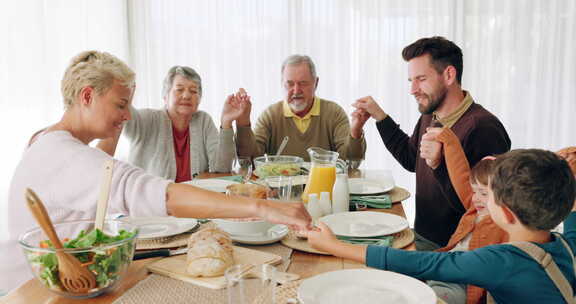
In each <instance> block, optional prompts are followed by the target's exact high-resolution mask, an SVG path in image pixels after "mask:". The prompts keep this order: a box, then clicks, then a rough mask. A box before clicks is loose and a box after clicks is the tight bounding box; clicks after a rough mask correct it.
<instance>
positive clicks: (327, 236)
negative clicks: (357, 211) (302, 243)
mask: <svg viewBox="0 0 576 304" xmlns="http://www.w3.org/2000/svg"><path fill="white" fill-rule="evenodd" d="M306 235H307V237H308V244H310V246H312V247H313V248H315V249H317V250H320V251H324V252H329V253H330V252H331V249H333V248H334V244H336V243H338V242H340V241H339V240H338V239H337V238H336V236H335V235H334V233H333V232H332V230H330V227H328V226H327V225H326V224H324V223H322V222H321V221H318V227H315V228H314V229H312V230H310V231H308V232H307V233H306Z"/></svg>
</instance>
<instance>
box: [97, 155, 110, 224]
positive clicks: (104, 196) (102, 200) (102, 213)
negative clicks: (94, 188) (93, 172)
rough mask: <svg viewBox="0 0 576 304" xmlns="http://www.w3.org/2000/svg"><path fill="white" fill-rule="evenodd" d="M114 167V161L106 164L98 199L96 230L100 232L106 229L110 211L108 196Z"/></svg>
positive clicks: (108, 161)
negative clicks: (105, 221)
mask: <svg viewBox="0 0 576 304" xmlns="http://www.w3.org/2000/svg"><path fill="white" fill-rule="evenodd" d="M113 167H114V160H113V159H109V160H107V161H106V162H104V173H103V174H102V180H101V181H100V196H99V197H98V205H97V207H96V222H95V224H94V229H99V230H100V231H102V230H103V228H104V219H106V211H107V210H108V195H109V194H110V183H111V182H112V169H113Z"/></svg>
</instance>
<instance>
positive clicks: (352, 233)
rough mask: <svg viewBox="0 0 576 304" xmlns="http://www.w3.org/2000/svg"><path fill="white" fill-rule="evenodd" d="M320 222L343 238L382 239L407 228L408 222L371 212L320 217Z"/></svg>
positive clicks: (381, 213)
mask: <svg viewBox="0 0 576 304" xmlns="http://www.w3.org/2000/svg"><path fill="white" fill-rule="evenodd" d="M320 221H322V222H323V223H325V224H326V225H328V227H330V229H332V231H333V232H334V234H336V235H337V236H343V237H356V238H371V237H382V236H386V235H391V234H394V233H397V232H400V231H402V230H404V229H406V228H408V221H407V220H406V219H405V218H403V217H401V216H398V215H394V214H390V213H384V212H373V211H355V212H342V213H335V214H330V215H327V216H324V217H321V218H320Z"/></svg>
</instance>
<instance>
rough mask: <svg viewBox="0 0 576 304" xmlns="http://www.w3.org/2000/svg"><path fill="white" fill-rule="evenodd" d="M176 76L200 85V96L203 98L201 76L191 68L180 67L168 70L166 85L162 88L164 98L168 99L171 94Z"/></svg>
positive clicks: (165, 79)
mask: <svg viewBox="0 0 576 304" xmlns="http://www.w3.org/2000/svg"><path fill="white" fill-rule="evenodd" d="M176 75H180V76H182V77H184V78H186V79H188V80H192V81H194V82H195V83H196V84H197V85H198V95H199V96H200V97H202V78H200V75H199V74H198V73H197V72H196V71H195V70H194V69H193V68H191V67H187V66H179V65H175V66H173V67H171V68H170V70H168V74H167V75H166V78H164V84H163V86H162V97H166V96H167V95H168V93H169V92H170V89H171V88H172V84H173V83H174V77H176Z"/></svg>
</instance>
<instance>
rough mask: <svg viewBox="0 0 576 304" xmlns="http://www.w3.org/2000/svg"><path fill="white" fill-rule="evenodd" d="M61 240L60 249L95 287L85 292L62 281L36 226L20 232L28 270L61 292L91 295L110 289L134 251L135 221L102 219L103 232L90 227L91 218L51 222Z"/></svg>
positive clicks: (72, 295)
mask: <svg viewBox="0 0 576 304" xmlns="http://www.w3.org/2000/svg"><path fill="white" fill-rule="evenodd" d="M54 229H55V230H56V233H57V234H58V237H59V238H60V239H61V240H62V242H63V244H64V249H60V250H62V251H64V252H66V253H68V254H71V255H72V256H74V257H76V258H77V259H78V260H79V261H80V263H82V265H83V266H84V267H87V269H88V270H90V271H91V272H92V273H93V274H94V277H95V278H96V288H93V289H91V290H89V291H88V292H86V293H73V292H70V291H68V290H66V288H65V287H64V286H63V285H62V283H61V282H60V278H59V274H58V260H57V259H56V254H55V253H56V250H57V249H54V248H53V247H52V245H51V243H50V241H48V237H47V236H46V235H45V234H44V232H43V231H42V230H41V229H40V228H33V229H31V230H29V231H27V232H25V233H24V234H22V235H21V236H20V239H19V244H20V246H21V248H22V250H23V252H24V255H25V258H26V260H27V261H28V266H29V267H30V270H31V271H32V274H33V275H34V277H35V278H36V279H38V280H39V281H40V283H41V284H42V285H43V286H44V287H46V288H48V289H49V290H50V291H52V292H55V293H57V294H59V295H61V296H65V297H69V298H79V299H83V298H91V297H95V296H98V295H100V294H102V293H104V292H106V291H109V290H111V289H113V288H114V287H115V286H116V285H117V284H118V283H119V282H120V281H121V280H122V277H123V276H124V274H125V273H126V270H127V269H128V266H129V265H130V263H131V262H132V257H133V255H134V247H135V246H134V240H135V239H136V236H137V234H138V228H137V227H136V226H135V225H131V224H129V223H125V222H122V221H117V220H109V221H106V222H105V223H104V228H103V233H102V232H101V231H94V221H92V220H77V221H68V222H60V223H55V224H54Z"/></svg>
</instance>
